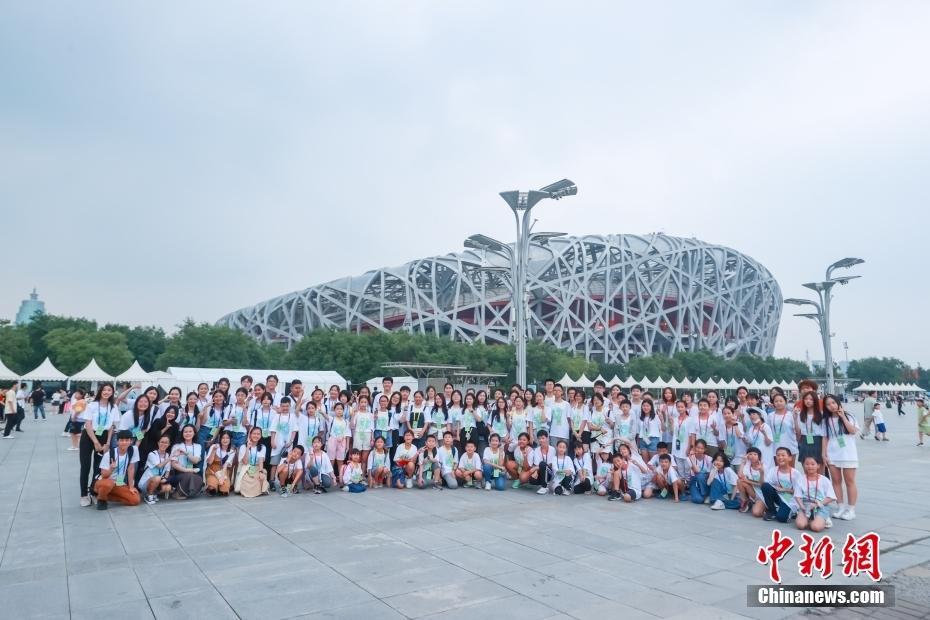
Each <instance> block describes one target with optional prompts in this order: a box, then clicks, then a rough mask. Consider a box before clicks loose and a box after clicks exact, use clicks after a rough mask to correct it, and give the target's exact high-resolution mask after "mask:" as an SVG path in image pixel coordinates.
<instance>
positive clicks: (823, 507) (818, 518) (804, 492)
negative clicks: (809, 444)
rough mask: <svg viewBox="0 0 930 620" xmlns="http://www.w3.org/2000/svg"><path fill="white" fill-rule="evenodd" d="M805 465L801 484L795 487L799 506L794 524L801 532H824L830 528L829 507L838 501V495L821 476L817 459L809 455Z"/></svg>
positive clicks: (826, 479) (824, 477)
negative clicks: (808, 530)
mask: <svg viewBox="0 0 930 620" xmlns="http://www.w3.org/2000/svg"><path fill="white" fill-rule="evenodd" d="M803 465H804V476H803V477H801V481H800V484H796V485H795V486H794V500H795V502H796V504H797V506H798V516H797V517H796V518H795V520H794V524H795V525H796V526H797V528H798V529H799V530H804V529H807V528H810V530H811V531H812V532H822V531H823V530H824V528H826V527H828V525H827V524H828V523H829V521H828V519H829V518H830V509H829V508H828V507H827V506H828V505H829V504H830V503H831V502H834V501H836V495H834V493H833V485H832V484H831V483H830V480H829V479H828V478H827V477H826V476H821V475H820V473H819V469H820V463H818V462H817V459H816V458H814V457H813V456H810V455H808V456H807V457H806V458H805V459H804V463H803Z"/></svg>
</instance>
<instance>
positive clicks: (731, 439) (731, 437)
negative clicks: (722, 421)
mask: <svg viewBox="0 0 930 620" xmlns="http://www.w3.org/2000/svg"><path fill="white" fill-rule="evenodd" d="M729 428H732V429H733V433H730V430H729ZM729 428H728V429H727V431H726V433H727V445H728V446H734V445H736V425H734V426H732V427H729ZM752 445H756V444H755V442H753V444H752Z"/></svg>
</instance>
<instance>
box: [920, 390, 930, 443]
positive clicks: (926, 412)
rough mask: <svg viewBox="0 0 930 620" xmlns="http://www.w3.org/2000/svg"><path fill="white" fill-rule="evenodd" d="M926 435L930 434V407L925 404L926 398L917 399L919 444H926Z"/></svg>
mask: <svg viewBox="0 0 930 620" xmlns="http://www.w3.org/2000/svg"><path fill="white" fill-rule="evenodd" d="M924 435H930V409H928V408H927V407H926V406H925V405H924V399H923V398H918V399H917V445H918V446H922V445H924Z"/></svg>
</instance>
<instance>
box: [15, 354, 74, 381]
mask: <svg viewBox="0 0 930 620" xmlns="http://www.w3.org/2000/svg"><path fill="white" fill-rule="evenodd" d="M23 379H24V380H25V381H66V380H67V379H68V375H66V374H65V373H63V372H61V371H60V370H58V369H57V368H55V365H54V364H52V360H50V359H48V358H47V357H46V358H45V360H44V361H43V362H42V363H41V364H39V367H38V368H36V369H35V370H33V371H32V372H28V373H26V374H25V375H23Z"/></svg>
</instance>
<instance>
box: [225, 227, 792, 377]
mask: <svg viewBox="0 0 930 620" xmlns="http://www.w3.org/2000/svg"><path fill="white" fill-rule="evenodd" d="M466 246H467V247H471V248H474V249H466V250H465V251H463V252H459V253H453V254H447V255H444V256H431V257H428V258H421V259H417V260H413V261H410V262H409V263H406V264H404V265H401V266H399V267H384V268H381V269H376V270H374V271H369V272H367V273H365V274H364V275H360V276H354V277H347V278H342V279H339V280H333V281H331V282H326V283H324V284H318V285H316V286H311V287H310V288H306V289H304V290H302V291H297V292H294V293H288V294H287V295H282V296H280V297H276V298H274V299H270V300H268V301H265V302H262V303H260V304H257V305H254V306H251V307H249V308H243V309H241V310H237V311H235V312H233V313H231V314H228V315H226V316H225V317H223V318H222V319H220V320H219V321H218V323H219V324H220V325H227V326H229V327H232V328H235V329H238V330H242V331H244V332H246V333H248V334H251V335H252V336H254V337H255V338H257V339H259V340H262V341H265V342H282V343H285V344H286V345H288V346H290V345H291V344H293V343H294V342H296V341H298V340H300V338H301V337H302V336H303V335H304V334H306V333H307V332H309V331H311V330H314V329H320V328H329V329H338V330H346V331H353V332H359V333H361V332H365V331H369V330H391V331H395V330H402V331H405V332H410V333H416V334H435V335H436V336H439V337H444V338H452V339H455V340H459V341H463V342H487V343H508V342H512V341H513V332H514V330H513V316H512V315H513V313H512V312H511V310H512V306H511V297H512V294H511V271H510V270H511V257H512V252H513V249H512V246H509V245H500V244H498V245H496V246H495V245H494V244H490V245H488V244H485V245H480V244H478V245H476V244H475V243H474V242H472V243H466ZM526 277H527V287H526V288H527V301H528V308H529V313H528V317H527V322H528V330H529V331H528V333H529V336H530V338H531V339H537V340H542V341H545V342H549V343H552V344H553V345H555V346H557V347H559V348H561V349H565V350H568V351H574V352H576V353H578V354H581V355H584V356H585V357H586V358H588V359H592V360H596V361H601V362H607V363H616V362H626V361H627V360H628V359H629V358H631V357H638V356H642V355H651V354H667V355H671V354H674V353H676V352H678V351H694V350H706V351H711V352H713V353H715V354H718V355H723V356H725V357H733V356H735V355H738V354H741V353H749V354H753V355H761V356H768V355H771V354H772V351H773V349H774V347H775V337H776V335H777V332H778V322H779V318H780V315H781V306H782V295H781V290H780V289H779V287H778V283H777V282H776V281H775V279H774V278H773V277H772V274H771V273H769V271H768V270H767V269H766V268H765V267H763V266H762V265H760V264H759V263H758V262H756V261H755V260H753V259H752V258H750V257H748V256H746V255H744V254H741V253H739V252H737V251H735V250H732V249H730V248H727V247H723V246H719V245H713V244H709V243H704V242H703V241H698V240H697V239H684V238H680V237H672V236H668V235H664V234H650V235H607V236H601V235H586V236H579V237H572V236H565V235H560V236H550V235H547V234H545V233H542V234H537V235H533V237H532V239H531V244H530V251H529V262H528V269H527V275H526Z"/></svg>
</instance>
